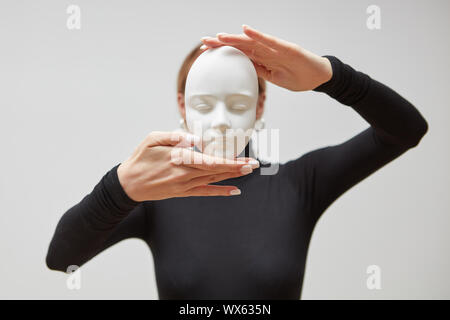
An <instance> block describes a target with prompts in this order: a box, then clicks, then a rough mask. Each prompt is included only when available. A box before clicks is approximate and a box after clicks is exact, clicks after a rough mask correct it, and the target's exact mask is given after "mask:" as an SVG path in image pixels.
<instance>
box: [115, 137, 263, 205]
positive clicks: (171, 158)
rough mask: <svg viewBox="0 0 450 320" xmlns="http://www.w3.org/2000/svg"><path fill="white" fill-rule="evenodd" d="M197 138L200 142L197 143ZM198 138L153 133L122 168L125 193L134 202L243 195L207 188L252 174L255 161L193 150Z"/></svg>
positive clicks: (227, 189) (228, 188) (119, 170)
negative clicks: (219, 156) (222, 156)
mask: <svg viewBox="0 0 450 320" xmlns="http://www.w3.org/2000/svg"><path fill="white" fill-rule="evenodd" d="M196 139H197V140H196ZM193 145H197V146H199V149H200V150H201V142H200V139H199V138H198V137H195V136H193V135H191V134H188V133H184V132H152V133H150V134H149V135H148V136H147V137H146V138H145V139H144V141H142V143H141V144H140V145H139V146H138V147H137V148H136V149H135V150H134V152H133V154H132V155H131V156H130V158H128V159H127V160H125V161H124V162H123V163H121V164H120V165H119V167H118V168H117V174H118V177H119V181H120V184H121V186H122V187H123V189H124V191H125V193H126V194H127V195H128V196H129V197H130V198H131V199H132V200H135V201H146V200H161V199H167V198H173V197H188V196H229V195H237V194H240V190H239V189H238V188H236V187H234V186H219V185H208V184H210V183H213V182H217V181H221V180H225V179H229V178H234V177H239V176H242V175H245V174H248V173H250V172H252V170H253V169H254V168H257V167H258V166H259V162H258V161H257V160H255V159H252V158H238V159H236V161H235V160H229V159H224V158H216V157H212V156H208V155H205V154H202V153H200V152H196V151H192V150H190V149H188V148H187V147H190V146H193Z"/></svg>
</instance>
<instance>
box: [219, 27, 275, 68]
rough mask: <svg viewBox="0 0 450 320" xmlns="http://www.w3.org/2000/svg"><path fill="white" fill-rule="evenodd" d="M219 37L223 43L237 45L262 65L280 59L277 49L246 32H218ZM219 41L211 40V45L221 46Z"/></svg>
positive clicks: (237, 47)
mask: <svg viewBox="0 0 450 320" xmlns="http://www.w3.org/2000/svg"><path fill="white" fill-rule="evenodd" d="M217 37H218V39H219V41H220V43H221V45H227V46H232V47H235V48H236V49H238V50H241V51H242V52H243V53H245V54H246V55H247V56H248V57H249V58H250V59H251V60H253V61H256V62H257V63H259V64H261V65H266V64H268V65H270V64H272V63H273V62H274V61H277V60H278V59H279V56H278V52H277V51H275V50H273V49H272V48H269V47H267V46H265V45H263V44H261V43H259V42H257V41H255V40H253V39H251V38H249V37H247V36H246V35H245V34H242V35H239V34H227V33H218V34H217ZM217 43H218V42H217V41H214V40H212V41H211V45H212V46H214V47H217V46H219V45H218V44H217Z"/></svg>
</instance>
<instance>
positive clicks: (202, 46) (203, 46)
mask: <svg viewBox="0 0 450 320" xmlns="http://www.w3.org/2000/svg"><path fill="white" fill-rule="evenodd" d="M206 48H208V46H207V45H204V44H202V45H201V46H200V50H204V49H206Z"/></svg>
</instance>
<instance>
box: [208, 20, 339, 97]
mask: <svg viewBox="0 0 450 320" xmlns="http://www.w3.org/2000/svg"><path fill="white" fill-rule="evenodd" d="M242 28H243V30H244V34H226V33H218V34H217V35H216V37H215V38H214V37H204V38H202V41H203V44H204V45H203V46H202V47H201V48H202V50H206V49H208V48H215V47H220V46H223V45H227V46H232V47H235V48H237V49H239V50H241V51H242V52H244V53H245V54H246V55H247V56H248V57H249V58H250V59H251V60H252V62H253V64H254V66H255V69H256V72H257V74H258V76H259V77H261V78H263V79H265V80H267V81H270V82H272V83H273V84H276V85H278V86H280V87H283V88H286V89H289V90H292V91H307V90H312V89H315V88H316V87H318V86H319V85H321V84H323V83H325V82H327V81H328V80H330V79H331V77H332V72H333V71H332V68H331V63H330V61H329V60H328V59H327V58H324V57H320V56H318V55H316V54H314V53H312V52H309V51H307V50H305V49H303V48H301V47H300V46H298V45H296V44H295V43H291V42H288V41H285V40H282V39H279V38H276V37H274V36H271V35H268V34H265V33H262V32H260V31H258V30H255V29H253V28H250V27H249V26H246V25H242Z"/></svg>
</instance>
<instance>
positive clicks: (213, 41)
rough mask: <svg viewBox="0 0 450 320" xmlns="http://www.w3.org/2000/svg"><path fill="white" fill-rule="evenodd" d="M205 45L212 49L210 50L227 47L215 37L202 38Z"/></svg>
mask: <svg viewBox="0 0 450 320" xmlns="http://www.w3.org/2000/svg"><path fill="white" fill-rule="evenodd" d="M201 40H202V42H203V44H204V45H206V46H208V47H210V48H217V47H220V46H223V45H225V44H224V43H223V42H221V41H219V40H218V39H217V38H214V37H203V38H201Z"/></svg>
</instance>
